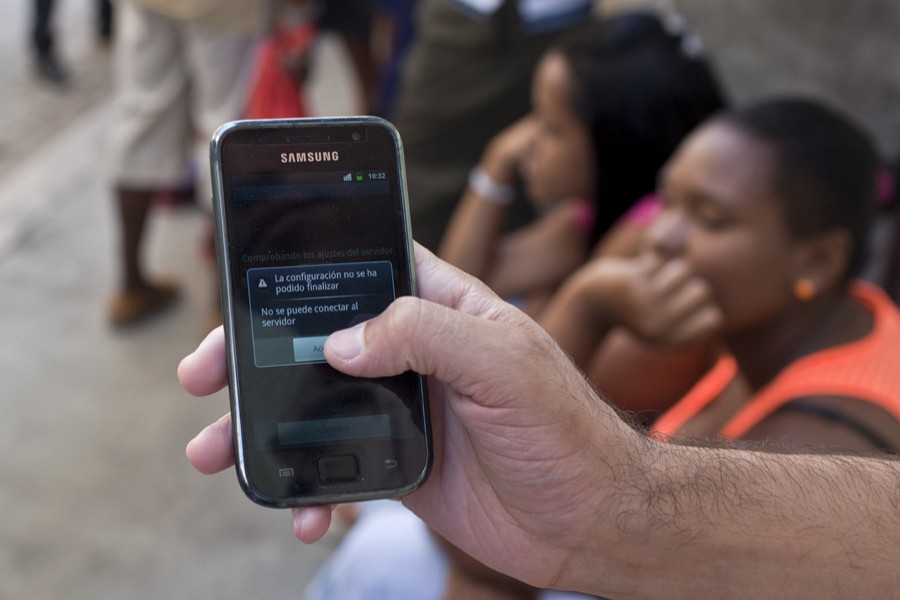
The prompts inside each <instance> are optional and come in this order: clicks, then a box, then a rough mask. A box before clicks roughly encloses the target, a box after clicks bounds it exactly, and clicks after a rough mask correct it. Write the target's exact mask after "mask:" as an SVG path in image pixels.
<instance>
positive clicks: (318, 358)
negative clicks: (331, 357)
mask: <svg viewBox="0 0 900 600" xmlns="http://www.w3.org/2000/svg"><path fill="white" fill-rule="evenodd" d="M327 339H328V336H327V335H323V336H319V337H302V338H294V362H298V363H322V362H325V340H327Z"/></svg>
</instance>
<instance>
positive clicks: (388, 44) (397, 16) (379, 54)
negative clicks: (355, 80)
mask: <svg viewBox="0 0 900 600" xmlns="http://www.w3.org/2000/svg"><path fill="white" fill-rule="evenodd" d="M418 3H419V0H377V1H376V3H375V21H374V25H373V31H372V37H373V42H372V46H373V55H374V57H373V60H374V62H375V69H376V73H377V81H376V88H375V97H374V104H373V106H372V113H373V114H376V115H379V116H381V117H384V118H386V119H391V118H392V117H393V114H394V104H395V101H396V96H397V91H398V86H399V83H400V74H401V72H402V71H403V64H404V60H405V58H406V54H407V51H408V50H409V47H410V45H412V42H413V39H414V38H415V25H414V19H413V15H414V13H415V10H416V5H417V4H418Z"/></svg>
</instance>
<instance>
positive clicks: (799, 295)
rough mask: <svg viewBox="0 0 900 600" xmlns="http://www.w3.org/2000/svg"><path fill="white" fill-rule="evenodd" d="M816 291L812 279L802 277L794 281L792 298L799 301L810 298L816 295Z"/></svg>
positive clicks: (806, 300)
mask: <svg viewBox="0 0 900 600" xmlns="http://www.w3.org/2000/svg"><path fill="white" fill-rule="evenodd" d="M816 292H817V290H816V284H815V283H813V281H812V279H807V278H806V277H804V278H802V279H798V280H797V282H796V283H794V298H796V299H797V300H799V301H801V302H808V301H810V300H812V299H813V298H815V297H816Z"/></svg>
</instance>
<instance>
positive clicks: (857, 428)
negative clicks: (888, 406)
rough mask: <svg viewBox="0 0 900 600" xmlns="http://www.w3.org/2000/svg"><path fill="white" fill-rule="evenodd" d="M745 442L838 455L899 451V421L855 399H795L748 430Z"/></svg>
mask: <svg viewBox="0 0 900 600" xmlns="http://www.w3.org/2000/svg"><path fill="white" fill-rule="evenodd" d="M744 439H748V440H754V441H761V442H771V443H775V444H779V445H785V446H788V447H793V448H817V449H828V450H836V451H841V452H860V453H869V452H873V451H874V452H877V451H884V450H886V449H890V450H893V451H895V452H897V451H900V422H898V421H897V419H896V418H895V417H894V416H893V415H891V414H890V413H888V412H887V411H886V410H884V409H883V408H881V407H879V406H876V405H874V404H872V403H870V402H864V401H862V400H858V399H856V398H847V397H838V396H816V397H805V398H797V399H795V400H794V401H792V402H791V403H789V404H787V405H786V406H785V407H784V408H782V409H781V410H779V411H777V412H776V413H774V414H772V415H770V416H769V417H768V418H766V419H765V420H764V421H762V422H761V423H760V424H759V425H757V426H756V427H754V428H753V429H752V430H750V431H749V432H748V433H747V435H746V436H744Z"/></svg>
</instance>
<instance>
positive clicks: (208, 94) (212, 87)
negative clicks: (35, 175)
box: [108, 0, 267, 327]
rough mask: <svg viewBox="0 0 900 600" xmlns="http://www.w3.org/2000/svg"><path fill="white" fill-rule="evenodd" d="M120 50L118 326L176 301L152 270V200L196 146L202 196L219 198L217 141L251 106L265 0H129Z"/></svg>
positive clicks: (113, 304) (120, 9)
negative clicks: (212, 153) (146, 256)
mask: <svg viewBox="0 0 900 600" xmlns="http://www.w3.org/2000/svg"><path fill="white" fill-rule="evenodd" d="M116 9H117V19H118V22H117V27H116V29H117V31H116V40H115V50H114V51H115V56H114V86H115V87H114V95H115V100H114V117H113V125H112V151H113V153H112V157H111V158H112V177H113V185H114V186H115V194H116V200H117V209H118V213H119V221H120V222H119V225H120V232H121V249H120V255H119V260H120V267H121V279H120V282H119V287H118V289H117V290H116V292H115V293H114V295H113V297H112V299H111V301H110V305H109V308H108V310H109V321H110V323H111V324H112V325H113V326H117V327H120V326H126V325H131V324H135V323H139V322H141V321H143V320H144V319H146V318H147V317H149V316H151V315H153V314H154V313H157V312H159V311H161V310H163V309H165V308H167V307H168V306H170V305H171V304H172V303H173V301H174V300H175V298H176V296H177V288H176V287H175V285H174V284H173V283H171V282H167V281H164V280H157V279H152V278H150V277H148V275H147V274H146V272H145V269H144V267H143V264H142V256H141V250H142V241H143V238H144V229H145V224H146V221H147V217H148V213H149V211H150V206H151V202H152V199H153V197H154V196H155V195H156V194H157V193H158V192H160V191H163V190H165V189H167V188H170V187H171V186H172V185H173V183H176V182H178V181H179V180H180V178H182V177H183V176H184V173H185V172H186V171H187V169H188V167H189V165H190V163H191V152H192V150H193V151H194V152H195V161H196V164H197V167H198V168H197V182H196V193H197V196H198V198H200V199H201V200H202V201H207V202H208V200H207V199H208V198H210V197H211V196H212V190H211V183H210V180H209V168H208V152H209V150H208V148H209V139H210V138H211V137H212V134H213V132H214V131H215V129H216V128H217V127H218V126H219V125H220V124H222V123H224V122H226V121H230V120H233V119H236V118H239V117H240V116H241V115H242V113H243V110H244V106H245V101H246V94H247V90H248V82H249V78H250V73H251V69H252V65H253V58H254V49H255V47H256V43H257V41H258V40H259V39H260V35H261V33H262V32H263V28H264V24H265V20H266V19H265V17H266V14H267V2H266V0H121V1H120V2H119V4H118V6H117V7H116Z"/></svg>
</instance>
